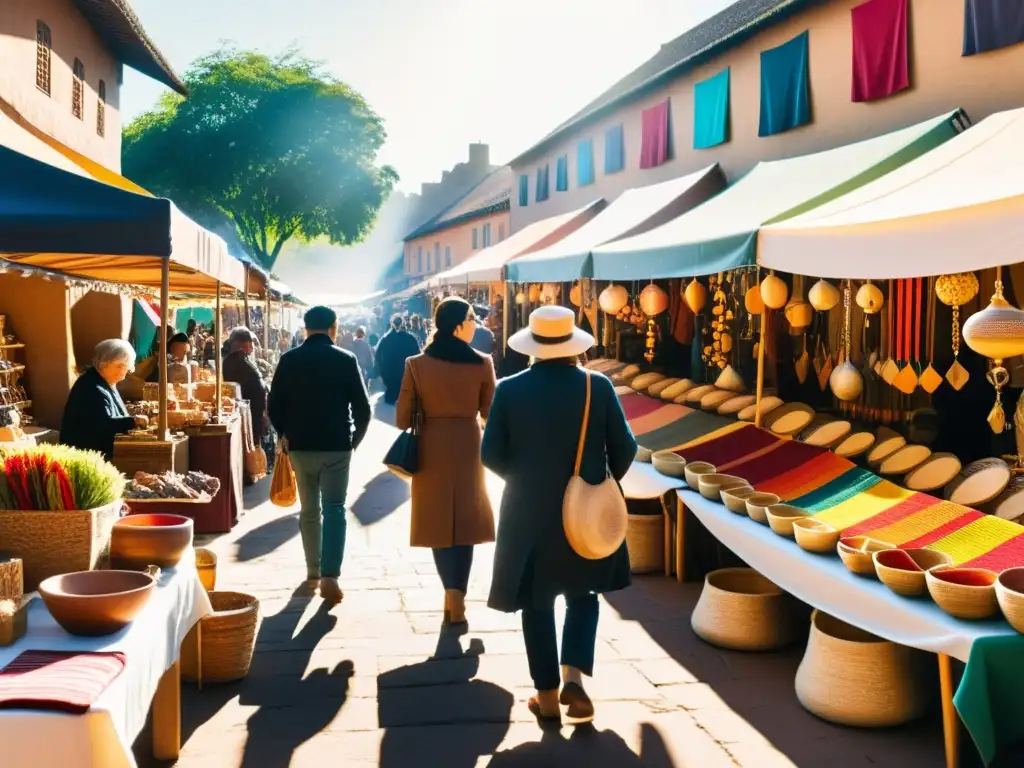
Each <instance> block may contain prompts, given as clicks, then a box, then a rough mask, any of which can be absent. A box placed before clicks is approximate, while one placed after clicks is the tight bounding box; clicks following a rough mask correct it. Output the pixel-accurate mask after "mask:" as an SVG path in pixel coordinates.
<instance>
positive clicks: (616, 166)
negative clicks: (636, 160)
mask: <svg viewBox="0 0 1024 768" xmlns="http://www.w3.org/2000/svg"><path fill="white" fill-rule="evenodd" d="M625 167H626V142H625V136H624V134H623V130H622V123H619V124H618V125H613V126H612V127H611V128H609V129H608V130H607V131H605V134H604V172H605V173H618V172H619V171H621V170H622V169H623V168H625Z"/></svg>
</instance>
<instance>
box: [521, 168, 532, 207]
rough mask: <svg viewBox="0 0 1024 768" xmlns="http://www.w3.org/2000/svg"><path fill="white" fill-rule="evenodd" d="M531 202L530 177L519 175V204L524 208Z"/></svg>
mask: <svg viewBox="0 0 1024 768" xmlns="http://www.w3.org/2000/svg"><path fill="white" fill-rule="evenodd" d="M529 202H530V177H529V176H528V175H527V174H525V173H524V174H523V175H522V176H520V177H519V205H520V206H521V207H523V208H525V207H526V205H527V204H528V203H529Z"/></svg>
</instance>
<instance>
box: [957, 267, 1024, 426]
mask: <svg viewBox="0 0 1024 768" xmlns="http://www.w3.org/2000/svg"><path fill="white" fill-rule="evenodd" d="M964 341H965V342H967V346H968V347H970V348H971V349H973V350H974V351H975V352H977V353H978V354H979V355H984V356H985V357H987V358H989V359H990V360H992V362H993V363H995V366H994V367H993V368H992V369H991V370H989V372H988V373H987V374H986V376H985V378H986V379H988V382H989V384H991V385H992V386H993V387H995V390H996V402H995V405H993V406H992V410H991V411H990V412H989V415H988V423H989V426H990V427H992V431H993V432H995V433H997V434H998V433H999V432H1002V431H1003V430H1004V429H1005V428H1006V426H1007V424H1006V414H1005V413H1004V412H1003V402H1002V400H1003V397H1002V390H1003V387H1005V386H1006V385H1007V384H1009V383H1010V374H1009V372H1008V371H1007V370H1006V368H1004V367H1003V361H1004V360H1008V359H1009V358H1011V357H1017V356H1018V355H1024V312H1022V311H1021V310H1019V309H1017V308H1016V307H1014V306H1012V305H1011V304H1010V302H1008V301H1007V300H1006V299H1005V298H1004V297H1003V280H1002V267H998V268H997V270H996V287H995V293H993V294H992V298H991V299H989V304H988V306H987V307H985V309H983V310H981V311H980V312H976V313H975V314H973V315H971V316H970V317H969V318H967V322H966V323H964Z"/></svg>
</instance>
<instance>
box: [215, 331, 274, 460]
mask: <svg viewBox="0 0 1024 768" xmlns="http://www.w3.org/2000/svg"><path fill="white" fill-rule="evenodd" d="M255 345H256V336H255V335H254V334H253V332H252V331H250V330H249V329H248V328H245V327H242V328H235V329H234V330H233V331H231V335H230V336H228V341H227V346H228V354H227V357H225V358H224V381H232V382H235V383H236V384H238V385H239V386H240V387H241V389H242V399H243V400H248V401H249V410H250V411H251V413H252V437H253V442H254V443H255V444H256V445H259V444H260V440H262V438H263V433H264V432H265V431H266V429H267V427H268V426H269V420H268V418H267V389H266V386H265V385H264V383H263V377H262V376H260V370H259V368H257V367H256V363H255V362H254V361H253V358H252V355H253V350H254V349H255Z"/></svg>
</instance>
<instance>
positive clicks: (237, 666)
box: [181, 592, 260, 683]
mask: <svg viewBox="0 0 1024 768" xmlns="http://www.w3.org/2000/svg"><path fill="white" fill-rule="evenodd" d="M210 602H211V603H213V610H214V612H213V613H212V614H211V615H209V616H207V617H205V618H204V619H202V620H201V622H200V623H201V625H202V644H203V649H202V651H203V652H202V659H203V676H202V678H203V682H204V683H230V682H232V681H233V680H241V679H242V678H243V677H245V676H246V675H248V674H249V667H250V666H252V654H253V649H254V648H255V646H256V632H257V630H258V629H259V623H260V622H259V615H260V601H259V600H257V599H256V598H255V597H253V596H252V595H246V594H243V593H241V592H211V593H210ZM197 626H198V625H197ZM196 629H197V628H196V627H193V628H192V630H191V631H190V632H189V633H188V636H187V637H186V638H185V642H183V643H182V644H181V676H182V678H183V679H185V680H196V679H197V678H198V674H197V673H198V666H199V665H198V663H197V658H196V637H197V632H196Z"/></svg>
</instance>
